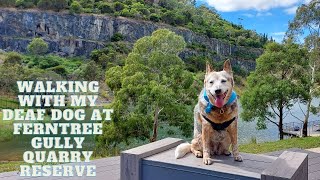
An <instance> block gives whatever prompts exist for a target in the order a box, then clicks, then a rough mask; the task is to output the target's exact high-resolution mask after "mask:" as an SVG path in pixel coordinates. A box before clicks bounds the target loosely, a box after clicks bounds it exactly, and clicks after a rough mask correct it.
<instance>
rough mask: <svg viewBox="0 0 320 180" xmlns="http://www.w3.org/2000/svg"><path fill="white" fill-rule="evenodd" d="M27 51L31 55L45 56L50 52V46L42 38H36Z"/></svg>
mask: <svg viewBox="0 0 320 180" xmlns="http://www.w3.org/2000/svg"><path fill="white" fill-rule="evenodd" d="M27 49H28V51H29V52H30V53H31V54H34V55H44V54H45V53H47V52H48V44H47V43H46V42H45V41H44V40H43V39H41V38H34V39H33V40H32V41H31V43H30V44H29V45H28V47H27Z"/></svg>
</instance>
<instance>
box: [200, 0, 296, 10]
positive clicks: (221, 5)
mask: <svg viewBox="0 0 320 180" xmlns="http://www.w3.org/2000/svg"><path fill="white" fill-rule="evenodd" d="M203 1H205V2H207V3H208V5H210V6H213V7H214V8H215V9H217V10H218V11H222V12H232V11H238V10H257V11H266V10H269V9H271V8H278V7H284V8H286V7H291V6H293V5H296V4H297V3H298V2H301V0H254V1H253V0H203Z"/></svg>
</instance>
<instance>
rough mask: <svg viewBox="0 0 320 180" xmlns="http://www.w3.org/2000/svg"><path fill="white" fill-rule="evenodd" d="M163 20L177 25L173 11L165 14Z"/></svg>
mask: <svg viewBox="0 0 320 180" xmlns="http://www.w3.org/2000/svg"><path fill="white" fill-rule="evenodd" d="M161 19H162V20H163V21H164V22H165V23H167V24H171V25H175V14H174V12H172V11H168V12H166V13H164V14H163V15H162V17H161Z"/></svg>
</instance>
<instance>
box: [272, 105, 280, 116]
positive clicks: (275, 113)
mask: <svg viewBox="0 0 320 180" xmlns="http://www.w3.org/2000/svg"><path fill="white" fill-rule="evenodd" d="M270 107H271V109H272V110H273V112H274V113H275V114H276V115H277V116H278V117H280V115H279V114H278V113H277V112H276V110H275V109H274V108H273V106H272V105H271V104H270Z"/></svg>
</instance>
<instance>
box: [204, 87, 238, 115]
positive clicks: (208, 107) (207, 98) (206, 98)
mask: <svg viewBox="0 0 320 180" xmlns="http://www.w3.org/2000/svg"><path fill="white" fill-rule="evenodd" d="M203 97H204V99H205V100H206V101H207V102H208V104H207V106H206V109H205V111H206V113H207V114H209V113H210V112H211V110H212V109H213V108H214V105H213V104H211V103H210V101H209V97H208V95H207V91H206V90H204V93H203ZM236 99H237V93H236V92H235V91H232V93H231V96H230V98H229V100H228V102H227V103H226V104H225V105H230V104H231V103H233V102H234V101H235V100H236Z"/></svg>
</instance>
